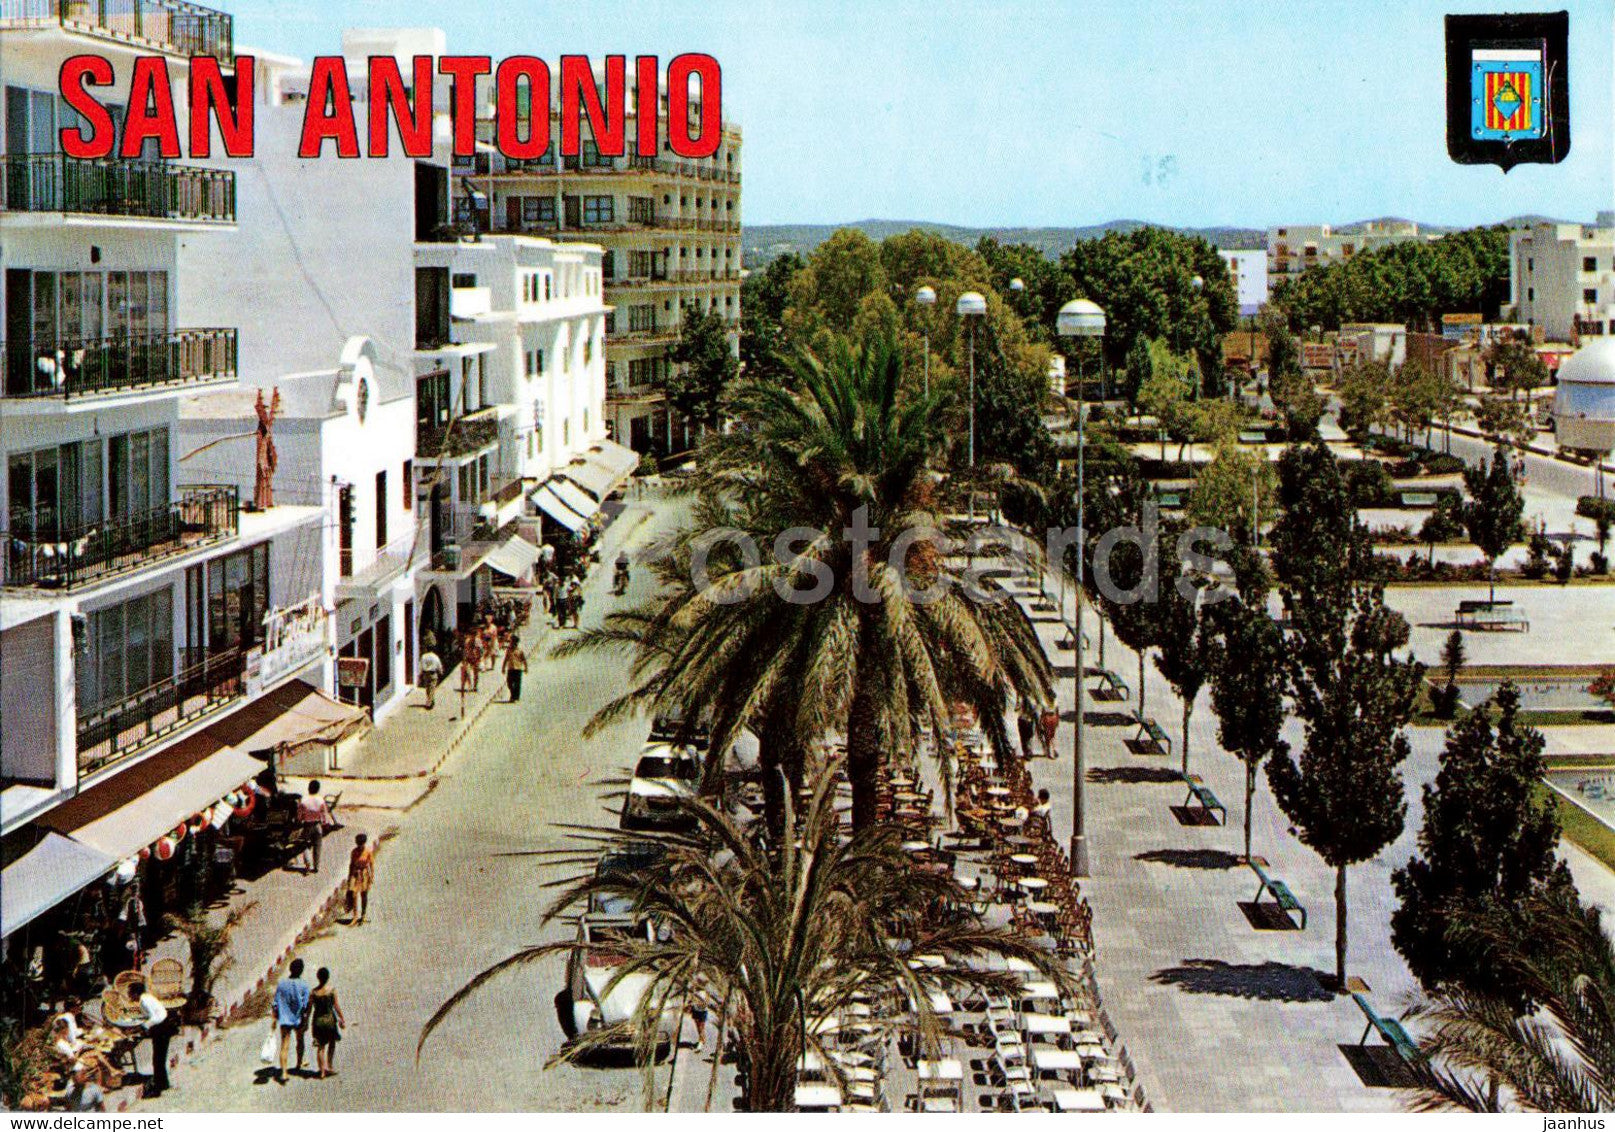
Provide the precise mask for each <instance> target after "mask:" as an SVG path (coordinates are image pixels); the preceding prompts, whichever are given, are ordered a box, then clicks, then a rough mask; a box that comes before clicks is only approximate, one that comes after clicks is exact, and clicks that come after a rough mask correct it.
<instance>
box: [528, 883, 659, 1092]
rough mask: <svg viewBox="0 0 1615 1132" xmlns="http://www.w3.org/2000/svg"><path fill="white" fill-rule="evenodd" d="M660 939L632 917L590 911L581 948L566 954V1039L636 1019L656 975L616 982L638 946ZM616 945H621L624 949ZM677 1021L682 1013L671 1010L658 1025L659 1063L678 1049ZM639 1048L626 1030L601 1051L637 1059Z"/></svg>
mask: <svg viewBox="0 0 1615 1132" xmlns="http://www.w3.org/2000/svg"><path fill="white" fill-rule="evenodd" d="M656 938H657V937H656V929H655V927H654V926H653V925H652V924H651V923H650V922H649V921H647V920H642V919H637V918H635V917H633V916H621V915H611V914H608V913H597V912H586V913H584V914H583V915H582V916H580V917H579V918H578V934H577V945H576V946H575V947H573V949H572V950H571V951H570V952H569V953H568V955H567V961H566V987H565V988H564V989H563V990H562V991H561V993H560V994H559V995H557V996H556V1008H557V1011H558V1013H559V1015H560V1023H561V1029H562V1030H563V1031H564V1032H565V1033H566V1036H567V1040H569V1041H571V1040H574V1039H576V1038H578V1037H579V1036H581V1035H583V1034H587V1033H589V1032H590V1031H593V1030H598V1029H599V1028H601V1027H602V1026H610V1025H614V1024H616V1023H620V1022H626V1021H628V1020H629V1019H630V1018H632V1017H633V1016H634V1012H635V1011H637V1010H638V1009H639V1004H640V1000H641V999H642V998H643V997H644V995H645V993H646V992H647V991H648V990H649V988H650V984H651V976H650V975H647V974H642V973H639V972H634V973H632V974H629V975H625V976H623V977H622V978H621V979H619V980H618V981H617V983H616V985H615V986H613V985H612V979H613V977H614V976H615V974H616V971H617V969H618V968H619V967H620V966H622V964H623V963H624V962H625V961H626V959H627V957H628V955H629V948H630V947H631V946H632V945H633V944H635V943H637V942H639V941H643V942H646V943H651V942H654V941H655V940H656ZM613 944H619V945H621V946H620V949H617V948H614V947H613ZM678 1022H679V1017H678V1011H677V1009H676V1008H674V1007H671V1006H670V1007H668V1008H667V1009H665V1010H664V1011H663V1012H662V1015H661V1017H660V1018H659V1019H658V1020H657V1023H656V1031H657V1032H656V1058H657V1060H661V1059H662V1058H663V1057H665V1056H667V1054H668V1052H669V1051H670V1050H671V1049H672V1048H673V1039H674V1036H675V1035H676V1034H677V1032H678ZM636 1044H637V1043H636V1040H635V1035H634V1034H633V1033H632V1032H631V1031H629V1030H627V1029H625V1030H624V1031H623V1032H622V1034H621V1035H620V1036H614V1037H613V1038H612V1039H611V1040H609V1041H608V1042H607V1043H606V1045H605V1047H604V1048H603V1049H602V1050H601V1051H600V1052H601V1053H602V1054H619V1055H620V1054H632V1053H633V1052H634V1050H635V1046H636Z"/></svg>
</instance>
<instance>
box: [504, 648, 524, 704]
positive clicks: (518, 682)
mask: <svg viewBox="0 0 1615 1132" xmlns="http://www.w3.org/2000/svg"><path fill="white" fill-rule="evenodd" d="M526 671H527V654H526V653H525V652H523V651H522V646H521V642H520V641H518V640H516V638H515V637H512V638H511V639H510V648H508V649H506V650H505V686H506V687H507V688H509V689H510V702H511V703H513V704H514V703H520V702H521V698H522V673H524V672H526Z"/></svg>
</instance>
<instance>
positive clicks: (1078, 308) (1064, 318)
mask: <svg viewBox="0 0 1615 1132" xmlns="http://www.w3.org/2000/svg"><path fill="white" fill-rule="evenodd" d="M1054 325H1055V329H1056V330H1058V331H1059V333H1060V336H1061V337H1062V338H1101V339H1102V338H1103V337H1104V334H1105V312H1104V311H1103V310H1102V309H1100V307H1099V304H1097V303H1091V302H1089V301H1088V300H1087V299H1072V300H1071V301H1070V302H1069V303H1067V304H1066V305H1065V306H1063V307H1061V308H1060V313H1059V316H1058V317H1057V318H1056V319H1055V323H1054ZM1082 395H1083V388H1082V378H1081V376H1080V370H1079V376H1078V378H1077V535H1078V542H1077V615H1076V619H1075V621H1076V624H1075V627H1074V628H1073V629H1072V630H1071V645H1072V648H1073V650H1074V651H1075V654H1076V665H1075V667H1076V674H1075V676H1074V678H1073V681H1072V682H1073V684H1074V685H1075V690H1076V696H1075V699H1076V712H1075V715H1076V719H1075V728H1074V733H1073V734H1074V737H1073V740H1072V752H1071V756H1072V757H1071V875H1072V876H1079V877H1085V876H1087V875H1088V837H1087V824H1088V823H1087V809H1088V798H1087V792H1086V791H1085V790H1084V789H1083V778H1084V776H1085V775H1086V773H1087V767H1086V766H1085V765H1084V759H1083V752H1082V733H1083V730H1084V727H1085V725H1086V722H1087V721H1086V720H1084V719H1083V700H1084V698H1085V697H1084V695H1083V693H1084V691H1085V684H1086V680H1085V676H1086V673H1085V672H1084V671H1083V648H1082V583H1083V579H1084V578H1085V577H1086V571H1085V569H1084V565H1083V564H1084V562H1085V560H1086V558H1087V539H1088V528H1087V524H1086V510H1087V507H1086V504H1087V499H1086V497H1085V496H1086V492H1085V488H1086V485H1085V483H1084V480H1083V453H1084V450H1085V449H1086V447H1087V439H1088V405H1087V402H1086V401H1084V400H1083V396H1082ZM1060 567H1061V578H1062V584H1063V579H1064V569H1065V563H1063V562H1062V563H1061V564H1060ZM1060 613H1061V616H1062V617H1063V616H1064V615H1065V603H1064V601H1063V600H1062V602H1061V607H1060Z"/></svg>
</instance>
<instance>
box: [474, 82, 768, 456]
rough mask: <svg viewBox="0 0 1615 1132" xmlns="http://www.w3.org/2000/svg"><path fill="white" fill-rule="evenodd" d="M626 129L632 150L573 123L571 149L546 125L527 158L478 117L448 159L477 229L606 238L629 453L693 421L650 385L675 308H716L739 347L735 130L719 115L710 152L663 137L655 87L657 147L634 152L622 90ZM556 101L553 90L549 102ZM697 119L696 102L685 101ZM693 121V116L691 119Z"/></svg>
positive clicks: (663, 359) (667, 362) (610, 404)
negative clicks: (499, 148)
mask: <svg viewBox="0 0 1615 1132" xmlns="http://www.w3.org/2000/svg"><path fill="white" fill-rule="evenodd" d="M629 99H630V105H629V112H628V118H627V125H626V128H625V130H624V136H625V137H626V138H627V139H629V141H628V145H629V149H630V154H629V155H625V156H621V157H606V156H603V155H602V154H601V153H600V151H599V147H598V146H597V145H596V144H595V142H594V140H593V139H592V138H591V137H590V133H589V126H588V122H587V120H585V121H584V123H583V124H582V135H583V136H582V145H581V152H580V153H579V154H578V156H576V157H562V156H560V154H559V146H558V145H556V144H555V142H554V139H558V138H559V137H560V136H561V128H560V119H559V117H558V116H557V117H555V118H553V120H552V121H551V124H550V137H551V139H552V142H551V146H550V149H549V151H548V152H547V153H545V154H544V155H543V156H541V157H539V158H535V159H533V160H530V161H516V160H510V159H507V158H505V157H503V156H502V155H500V154H499V153H497V152H494V151H493V146H492V139H493V138H494V122H493V120H492V118H491V117H483V118H480V119H479V121H478V123H477V131H478V137H479V139H480V140H481V141H482V142H483V143H484V146H483V147H482V149H483V151H479V152H478V153H477V154H476V155H474V156H473V157H470V158H458V159H456V161H455V164H454V176H455V181H456V183H457V184H456V192H455V193H454V209H455V219H456V222H457V224H458V225H460V226H462V227H474V228H475V229H476V230H478V231H484V232H486V231H493V232H501V233H503V232H512V233H524V234H529V235H537V236H547V237H552V238H555V239H558V240H583V241H586V242H588V243H592V244H598V245H599V246H601V247H602V248H603V249H605V256H604V261H603V270H604V278H605V298H606V302H607V303H608V304H609V305H610V306H611V308H612V311H611V313H610V315H609V316H608V319H607V322H606V355H607V356H606V381H607V392H606V415H607V421H608V424H609V427H610V432H611V436H612V437H613V439H615V440H616V441H617V442H618V443H621V444H623V445H626V446H629V447H631V448H632V449H634V450H635V451H638V452H655V453H658V454H662V455H666V454H670V453H675V452H681V451H684V450H686V449H688V448H689V446H690V444H691V442H692V441H693V439H694V435H695V432H694V428H693V426H691V425H689V424H688V423H687V422H685V421H683V420H682V419H680V418H679V417H678V416H677V414H676V413H674V412H673V411H672V410H671V409H670V408H669V407H668V406H667V404H666V401H665V398H664V397H663V395H662V393H661V391H660V389H659V384H660V382H661V381H662V380H663V379H664V378H665V376H666V374H667V371H668V368H669V367H670V366H671V365H673V364H674V363H673V362H672V361H671V359H670V356H669V355H670V352H671V351H672V348H673V346H674V344H675V343H676V342H677V341H678V338H679V332H680V327H681V324H682V319H683V314H684V312H685V311H686V310H687V309H691V308H698V309H700V310H703V311H714V312H716V313H717V314H718V315H719V316H720V317H721V318H722V319H723V320H724V321H725V322H726V323H727V324H728V325H729V327H730V328H731V340H732V342H733V343H734V348H735V349H736V350H737V351H738V349H739V326H740V275H741V261H740V256H741V251H740V249H741V241H740V224H741V160H740V154H741V132H740V129H739V127H737V126H735V125H733V124H731V123H725V124H724V125H723V127H722V129H723V135H722V140H721V142H720V144H719V146H718V150H717V152H716V153H715V154H714V155H713V156H712V157H710V158H706V159H703V160H687V159H684V158H680V157H678V156H676V155H675V154H674V153H673V152H672V150H671V149H670V148H668V146H667V141H666V139H667V122H666V115H667V99H666V95H665V92H664V94H663V95H662V97H661V106H660V108H659V113H660V115H661V120H660V124H659V137H660V138H661V151H660V152H659V153H658V154H657V155H656V156H654V157H641V156H638V155H635V154H632V152H631V151H632V147H633V139H634V138H635V136H636V121H637V108H636V107H634V106H633V105H632V91H630V92H629ZM558 104H559V97H558V96H557V97H556V98H553V99H552V100H551V105H552V106H556V105H558ZM690 113H691V117H692V120H694V121H698V120H699V113H700V109H699V101H698V100H697V99H694V98H692V99H691V103H690ZM692 128H693V127H692Z"/></svg>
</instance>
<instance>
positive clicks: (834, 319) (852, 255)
mask: <svg viewBox="0 0 1615 1132" xmlns="http://www.w3.org/2000/svg"><path fill="white" fill-rule="evenodd" d="M886 287H887V279H886V269H885V266H884V265H883V264H882V263H881V255H880V245H879V244H877V243H875V241H873V240H871V239H870V238H869V237H868V236H866V235H864V234H863V233H862V232H860V231H858V230H857V229H856V228H840V229H837V230H836V231H835V232H832V233H831V234H830V238H829V239H827V240H825V241H824V243H822V244H820V245H819V246H818V247H817V248H815V249H813V254H812V255H811V256H810V257H809V258H808V264H807V267H806V268H805V269H803V270H802V271H800V272H798V273H797V274H796V276H795V278H794V279H793V280H792V283H791V290H790V294H791V305H792V306H793V307H796V308H798V310H801V311H811V312H812V313H813V314H815V315H817V316H818V317H819V318H820V319H822V321H823V323H824V324H825V325H828V326H830V327H832V328H843V329H844V328H846V327H850V326H851V325H852V321H853V319H854V318H855V317H856V316H857V314H858V305H859V303H861V302H862V301H863V299H864V296H865V295H868V294H871V293H877V292H878V293H882V294H884V293H885V291H886Z"/></svg>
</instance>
